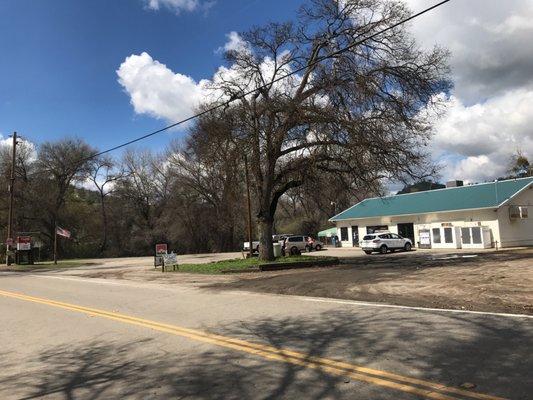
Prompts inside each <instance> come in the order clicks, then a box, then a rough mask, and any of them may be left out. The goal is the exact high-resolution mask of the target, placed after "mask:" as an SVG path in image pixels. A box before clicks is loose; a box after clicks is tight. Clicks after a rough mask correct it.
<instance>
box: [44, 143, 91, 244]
mask: <svg viewBox="0 0 533 400" xmlns="http://www.w3.org/2000/svg"><path fill="white" fill-rule="evenodd" d="M95 152H96V151H95V150H94V149H93V148H92V147H91V146H89V145H88V144H87V143H85V142H84V141H83V140H81V139H78V138H66V139H63V140H60V141H57V142H45V143H43V144H42V145H41V146H40V147H39V151H38V155H37V161H36V163H37V165H36V168H37V171H38V175H39V177H38V182H37V183H36V188H35V190H36V191H37V192H38V193H39V196H38V197H35V200H36V201H37V202H38V203H39V208H40V209H41V210H43V211H44V213H42V214H41V215H42V216H43V218H44V220H43V223H44V225H45V226H47V228H48V229H47V230H48V234H49V237H50V239H52V238H53V235H54V230H55V226H56V224H57V221H58V216H59V213H60V211H61V209H62V207H63V205H64V204H65V199H66V195H67V192H68V191H69V189H71V187H72V186H71V185H72V184H73V183H75V182H81V181H84V180H85V179H86V176H87V174H88V173H89V171H90V165H89V161H88V160H87V157H89V156H90V155H92V154H94V153H95Z"/></svg>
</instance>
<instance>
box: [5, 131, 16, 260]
mask: <svg viewBox="0 0 533 400" xmlns="http://www.w3.org/2000/svg"><path fill="white" fill-rule="evenodd" d="M16 161H17V132H14V133H13V149H12V153H11V177H10V178H9V187H8V190H9V213H8V217H7V240H6V265H8V266H9V265H11V259H10V252H11V246H12V245H13V208H14V199H15V163H16Z"/></svg>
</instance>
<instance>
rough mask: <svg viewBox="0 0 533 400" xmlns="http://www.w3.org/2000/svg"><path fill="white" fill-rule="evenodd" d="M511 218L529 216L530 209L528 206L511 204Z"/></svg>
mask: <svg viewBox="0 0 533 400" xmlns="http://www.w3.org/2000/svg"><path fill="white" fill-rule="evenodd" d="M509 218H510V219H526V218H528V210H527V207H526V206H510V207H509Z"/></svg>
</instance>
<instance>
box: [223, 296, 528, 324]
mask: <svg viewBox="0 0 533 400" xmlns="http://www.w3.org/2000/svg"><path fill="white" fill-rule="evenodd" d="M229 293H234V294H241V295H252V296H254V295H271V296H277V297H291V298H294V299H297V300H300V301H311V302H315V303H334V304H344V305H351V306H362V307H380V308H396V309H403V310H415V311H436V312H449V313H460V314H476V315H489V316H496V317H508V318H526V319H533V315H529V314H509V313H498V312H490V311H473V310H457V309H453V308H431V307H416V306H402V305H398V304H387V303H377V302H370V301H358V300H343V299H333V298H327V297H311V296H298V295H292V294H282V293H262V292H246V291H243V290H230V291H229Z"/></svg>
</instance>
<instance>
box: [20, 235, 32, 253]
mask: <svg viewBox="0 0 533 400" xmlns="http://www.w3.org/2000/svg"><path fill="white" fill-rule="evenodd" d="M17 250H18V251H29V250H31V236H17Z"/></svg>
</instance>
